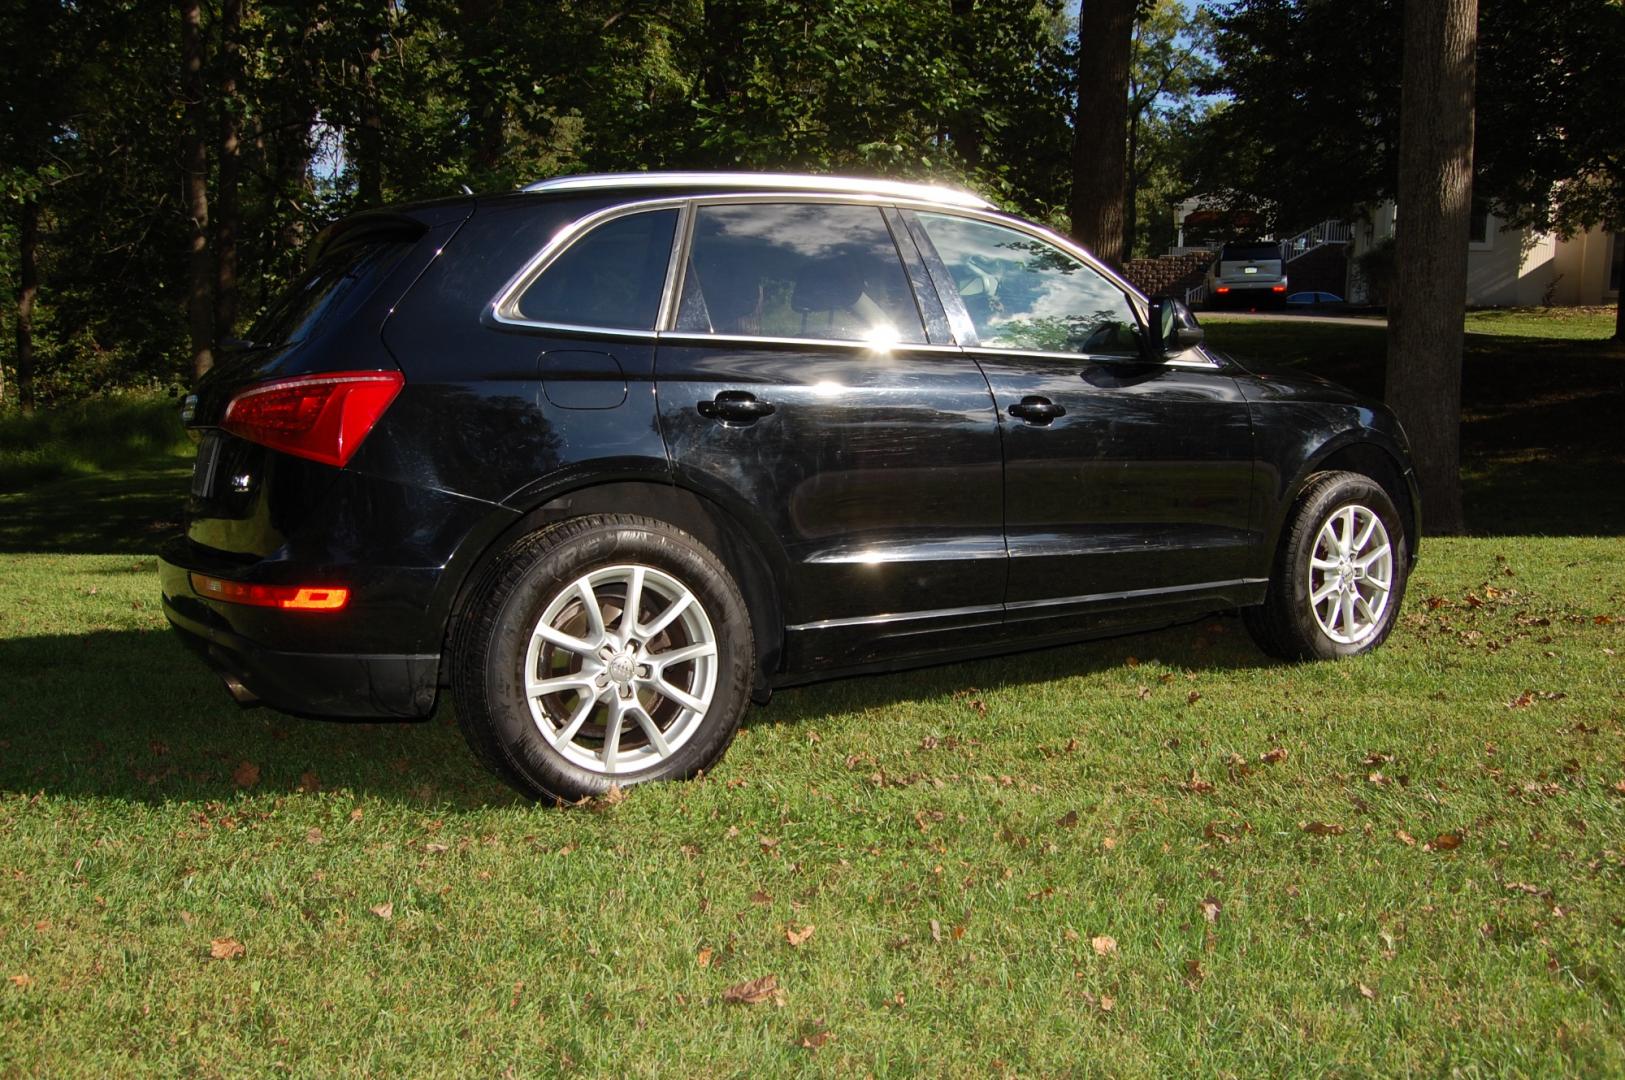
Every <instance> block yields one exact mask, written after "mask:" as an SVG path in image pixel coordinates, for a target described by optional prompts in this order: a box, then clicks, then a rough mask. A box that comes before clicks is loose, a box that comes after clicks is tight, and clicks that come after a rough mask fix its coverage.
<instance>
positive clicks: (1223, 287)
mask: <svg viewBox="0 0 1625 1080" xmlns="http://www.w3.org/2000/svg"><path fill="white" fill-rule="evenodd" d="M1218 291H1219V293H1220V294H1223V293H1227V292H1229V291H1230V286H1228V285H1220V286H1219V288H1218Z"/></svg>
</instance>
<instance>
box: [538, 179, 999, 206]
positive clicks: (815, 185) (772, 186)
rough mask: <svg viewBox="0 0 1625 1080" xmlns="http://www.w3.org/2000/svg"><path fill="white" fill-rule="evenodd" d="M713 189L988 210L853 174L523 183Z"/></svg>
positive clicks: (952, 194) (975, 198)
mask: <svg viewBox="0 0 1625 1080" xmlns="http://www.w3.org/2000/svg"><path fill="white" fill-rule="evenodd" d="M672 187H712V188H718V189H723V190H729V191H814V192H841V193H843V194H856V195H889V196H891V197H893V198H898V199H916V200H919V201H920V202H933V203H942V204H945V205H948V206H968V207H976V208H978V209H992V208H993V204H992V203H990V202H988V201H987V200H986V199H984V198H982V197H981V196H980V195H973V194H972V193H970V192H968V191H963V190H961V189H959V188H951V187H942V186H939V185H937V184H910V183H906V182H904V181H901V180H875V179H869V178H866V177H858V176H813V175H809V174H801V173H752V172H624V173H584V174H580V175H576V176H556V177H554V178H553V179H551V180H538V181H537V182H536V183H534V184H526V185H525V187H524V188H523V190H525V191H535V192H556V191H593V190H603V189H609V188H672Z"/></svg>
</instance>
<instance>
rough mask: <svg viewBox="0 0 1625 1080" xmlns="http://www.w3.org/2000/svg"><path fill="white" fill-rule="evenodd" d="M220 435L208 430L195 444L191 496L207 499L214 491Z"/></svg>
mask: <svg viewBox="0 0 1625 1080" xmlns="http://www.w3.org/2000/svg"><path fill="white" fill-rule="evenodd" d="M220 444H221V440H220V435H219V433H217V432H213V431H211V432H209V433H208V434H206V435H204V436H203V440H202V441H201V442H199V443H198V446H197V459H196V460H195V461H194V462H193V463H192V497H193V498H194V499H207V498H208V497H209V495H210V493H211V492H213V491H214V479H215V474H216V473H218V472H219V471H220Z"/></svg>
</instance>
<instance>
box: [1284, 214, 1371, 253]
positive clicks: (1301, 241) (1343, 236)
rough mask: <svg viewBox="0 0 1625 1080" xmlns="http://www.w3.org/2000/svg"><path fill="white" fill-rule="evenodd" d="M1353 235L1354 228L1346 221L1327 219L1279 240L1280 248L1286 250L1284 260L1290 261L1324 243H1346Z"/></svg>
mask: <svg viewBox="0 0 1625 1080" xmlns="http://www.w3.org/2000/svg"><path fill="white" fill-rule="evenodd" d="M1353 236H1354V228H1353V226H1351V225H1350V224H1349V223H1348V222H1346V221H1334V220H1327V221H1322V222H1321V223H1320V224H1319V225H1314V226H1311V227H1310V228H1307V229H1305V230H1303V232H1301V233H1299V234H1298V235H1296V236H1289V237H1287V238H1286V239H1285V240H1283V241H1281V248H1282V250H1283V251H1285V252H1286V261H1287V262H1289V263H1290V262H1292V261H1293V260H1294V259H1301V258H1303V257H1304V256H1305V255H1307V254H1309V253H1310V252H1311V251H1314V250H1315V249H1316V248H1318V247H1323V246H1325V245H1326V244H1346V243H1348V242H1349V240H1350V239H1351V238H1352V237H1353Z"/></svg>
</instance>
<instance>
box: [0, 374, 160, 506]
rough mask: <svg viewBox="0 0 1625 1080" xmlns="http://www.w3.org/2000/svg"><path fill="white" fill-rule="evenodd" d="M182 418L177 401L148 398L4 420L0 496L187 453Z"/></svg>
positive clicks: (117, 398) (90, 402) (109, 399)
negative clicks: (30, 487)
mask: <svg viewBox="0 0 1625 1080" xmlns="http://www.w3.org/2000/svg"><path fill="white" fill-rule="evenodd" d="M178 414H179V406H178V403H177V402H176V400H175V399H174V398H171V397H169V396H168V395H162V394H150V393H146V394H118V395H109V396H102V397H94V398H87V399H86V400H84V401H79V402H75V403H72V404H65V405H61V406H58V407H56V408H52V409H41V410H38V411H36V412H33V413H27V414H25V413H18V412H11V413H7V414H3V415H0V491H17V490H19V489H21V488H25V487H28V486H30V485H33V484H37V483H41V482H44V481H47V480H56V479H61V478H64V477H69V476H75V475H91V474H94V473H98V472H103V471H106V470H109V469H117V468H121V467H124V466H127V465H129V464H130V463H131V462H132V461H139V460H142V459H146V458H153V457H162V456H165V455H173V454H177V453H184V452H186V451H188V450H190V448H191V444H190V443H189V442H187V440H186V436H185V435H184V434H183V432H182V430H181V425H180V420H179V415H178Z"/></svg>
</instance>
